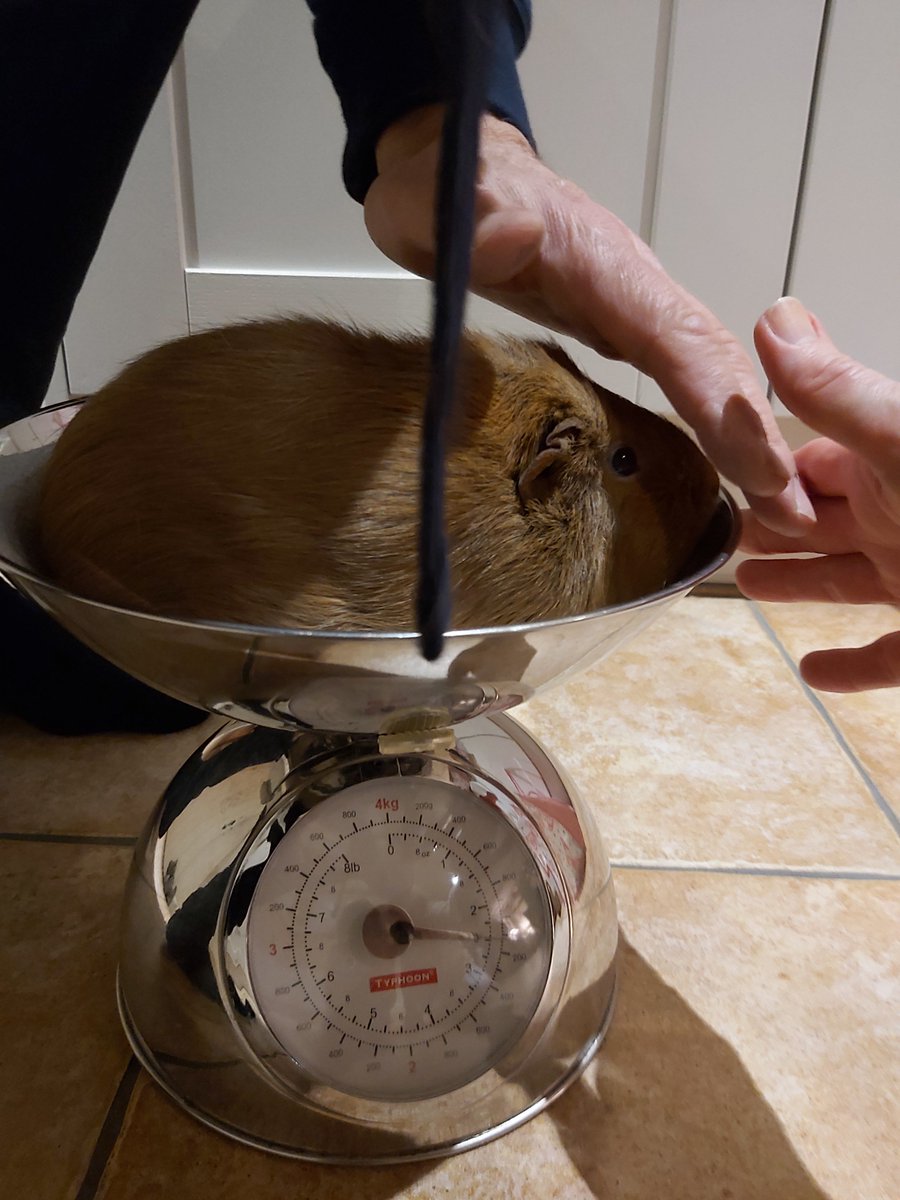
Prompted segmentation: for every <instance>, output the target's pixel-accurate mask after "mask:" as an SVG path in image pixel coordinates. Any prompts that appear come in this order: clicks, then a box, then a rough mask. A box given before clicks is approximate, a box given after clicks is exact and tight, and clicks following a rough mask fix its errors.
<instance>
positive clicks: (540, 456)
mask: <svg viewBox="0 0 900 1200" xmlns="http://www.w3.org/2000/svg"><path fill="white" fill-rule="evenodd" d="M583 433H584V426H583V425H582V423H581V421H579V420H578V419H577V418H576V417H565V418H564V419H563V420H561V421H556V422H555V423H554V424H553V425H552V426H551V427H550V428H549V429H548V430H547V432H546V433H545V434H544V437H543V440H542V442H541V448H540V450H539V451H538V453H537V454H536V455H535V456H534V458H533V459H532V460H531V462H529V463H528V464H527V465H526V467H525V469H524V470H523V471H522V472H521V474H520V475H519V478H518V480H517V482H516V491H517V492H518V493H519V499H520V500H521V501H522V503H523V504H526V503H527V502H528V501H529V500H534V501H536V502H537V503H539V504H543V503H545V502H546V501H547V500H549V499H550V497H551V496H552V495H553V493H554V492H555V491H556V489H557V487H558V486H559V475H560V472H561V470H562V468H563V467H564V466H565V465H566V464H567V463H568V462H569V461H570V460H571V458H572V451H573V450H574V448H575V446H576V445H577V443H578V441H579V440H580V438H581V436H582V434H583Z"/></svg>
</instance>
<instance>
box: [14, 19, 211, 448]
mask: <svg viewBox="0 0 900 1200" xmlns="http://www.w3.org/2000/svg"><path fill="white" fill-rule="evenodd" d="M196 5H197V0H166V2H165V3H160V0H26V2H25V3H23V2H22V0H0V170H2V177H3V186H2V191H0V264H2V289H3V302H2V311H0V425H3V424H6V423H7V422H9V421H13V420H15V419H16V418H17V417H20V416H24V415H26V414H27V413H30V412H33V411H34V409H36V408H38V407H39V406H40V404H41V401H42V400H43V398H44V394H45V392H46V390H47V385H48V383H49V382H50V377H51V375H52V373H53V366H54V362H55V359H56V352H57V348H58V346H59V344H60V342H61V341H62V337H63V334H64V333H65V330H66V325H67V323H68V320H69V317H70V315H71V312H72V308H73V307H74V304H75V298H76V296H77V295H78V292H79V290H80V288H81V285H82V283H83V281H84V277H85V275H86V273H87V269H88V266H89V265H90V262H91V259H92V258H93V257H94V253H95V251H96V249H97V245H98V243H99V241H100V237H101V234H102V233H103V228H104V226H105V224H106V220H107V218H108V216H109V213H110V209H111V208H112V206H113V202H114V200H115V198H116V195H117V193H118V191H119V188H120V186H121V184H122V179H123V177H124V175H125V170H126V168H127V166H128V162H129V160H130V158H131V155H132V153H133V151H134V147H135V145H136V143H137V140H138V137H139V136H140V132H141V130H142V129H143V127H144V123H145V121H146V120H147V116H148V114H149V112H150V109H151V108H152V106H153V101H154V100H155V98H156V94H157V92H158V91H159V89H160V86H161V84H162V81H163V79H164V78H165V74H166V71H168V69H169V64H170V63H171V61H172V58H173V57H174V54H175V51H176V50H177V49H178V44H179V42H180V41H181V39H182V36H183V35H184V31H185V28H186V27H187V24H188V21H189V20H190V18H191V15H192V14H193V11H194V8H195V7H196Z"/></svg>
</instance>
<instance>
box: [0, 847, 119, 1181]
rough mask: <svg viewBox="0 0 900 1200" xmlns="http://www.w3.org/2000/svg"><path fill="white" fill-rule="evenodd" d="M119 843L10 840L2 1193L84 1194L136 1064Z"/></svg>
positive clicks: (6, 851) (0, 946)
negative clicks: (124, 1014) (125, 1029)
mask: <svg viewBox="0 0 900 1200" xmlns="http://www.w3.org/2000/svg"><path fill="white" fill-rule="evenodd" d="M129 859H130V854H129V851H128V850H127V849H120V848H119V847H111V846H65V845H45V844H44V845H38V844H33V843H24V842H18V843H10V842H7V843H5V844H3V845H2V846H0V1027H2V1029H3V1034H2V1047H3V1048H2V1052H0V1131H2V1132H0V1144H2V1147H3V1150H2V1153H0V1195H2V1196H7V1197H10V1198H12V1197H22V1198H23V1200H25V1198H26V1197H27V1198H28V1200H51V1198H53V1200H56V1198H57V1197H60V1198H61V1197H73V1196H75V1195H76V1193H77V1190H78V1186H79V1184H80V1182H81V1179H82V1177H83V1175H84V1172H85V1169H86V1167H87V1164H88V1161H89V1159H90V1155H91V1151H92V1149H93V1146H94V1142H95V1141H96V1138H97V1134H98V1133H99V1130H100V1127H101V1125H102V1123H103V1119H104V1117H105V1115H106V1111H107V1109H108V1107H109V1104H110V1101H111V1100H112V1097H113V1095H114V1094H115V1091H116V1087H117V1085H118V1083H119V1080H120V1079H121V1077H122V1073H123V1071H124V1070H125V1066H126V1063H127V1061H128V1057H129V1051H128V1046H127V1043H126V1041H125V1038H124V1036H123V1035H122V1033H121V1030H120V1028H119V1019H118V1015H117V1013H116V1002H115V961H116V942H117V933H118V920H119V896H120V893H121V890H122V887H123V884H124V881H125V874H126V871H127V867H128V862H129Z"/></svg>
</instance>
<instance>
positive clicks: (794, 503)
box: [785, 475, 816, 521]
mask: <svg viewBox="0 0 900 1200" xmlns="http://www.w3.org/2000/svg"><path fill="white" fill-rule="evenodd" d="M785 495H786V497H787V499H788V500H789V501H790V504H791V507H792V508H793V510H794V512H796V513H797V514H798V516H801V517H806V519H807V520H809V521H815V519H816V510H815V509H814V508H813V506H812V501H811V500H810V498H809V496H807V494H806V491H805V490H804V487H803V484H802V483H801V482H800V476H799V475H795V476H794V478H793V479H792V480H791V482H790V483H789V484H788V485H787V487H786V488H785Z"/></svg>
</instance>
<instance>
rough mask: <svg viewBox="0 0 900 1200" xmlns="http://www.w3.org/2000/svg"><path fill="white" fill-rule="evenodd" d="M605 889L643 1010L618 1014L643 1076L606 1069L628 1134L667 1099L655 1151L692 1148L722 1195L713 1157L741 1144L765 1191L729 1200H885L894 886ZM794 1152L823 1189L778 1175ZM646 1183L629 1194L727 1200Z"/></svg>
mask: <svg viewBox="0 0 900 1200" xmlns="http://www.w3.org/2000/svg"><path fill="white" fill-rule="evenodd" d="M616 885H617V891H618V895H619V906H620V913H621V920H622V926H623V929H624V931H625V934H626V936H627V937H628V939H629V940H630V943H631V947H632V949H631V952H630V953H631V954H632V955H633V956H634V958H635V959H636V961H637V963H638V964H640V966H639V967H638V968H637V969H638V970H639V971H640V973H641V976H642V979H643V981H644V983H643V986H642V987H641V988H640V989H639V995H640V996H641V997H643V998H644V999H645V1001H646V1006H645V1009H644V1012H643V1014H641V1013H640V1012H639V1010H638V1008H637V1007H636V1008H635V1009H634V1010H633V1012H632V1013H631V1015H630V1016H629V1015H628V1014H627V1013H625V1014H623V1016H624V1017H625V1022H629V1023H631V1031H632V1045H636V1044H639V1045H640V1046H641V1051H640V1054H641V1057H642V1059H643V1064H644V1066H643V1070H642V1071H641V1070H639V1071H637V1072H635V1071H633V1070H632V1071H631V1072H629V1070H628V1067H627V1056H626V1055H624V1054H623V1057H622V1062H623V1067H624V1068H625V1069H624V1070H623V1071H622V1072H621V1075H620V1077H619V1078H616V1071H615V1061H614V1055H613V1054H612V1053H611V1054H610V1055H609V1056H607V1061H606V1063H605V1065H604V1068H603V1073H605V1077H606V1079H607V1081H608V1083H609V1084H610V1085H612V1090H607V1092H606V1095H607V1100H608V1103H609V1105H610V1106H611V1108H613V1109H617V1110H619V1109H621V1108H622V1107H623V1106H627V1105H628V1103H629V1099H628V1098H629V1097H630V1098H631V1102H633V1105H634V1114H633V1115H634V1117H635V1118H636V1119H635V1123H634V1128H635V1132H636V1133H638V1131H639V1130H640V1126H641V1118H643V1120H645V1121H651V1122H652V1121H653V1120H654V1113H655V1112H656V1111H657V1109H658V1107H659V1100H660V1099H661V1100H664V1101H665V1102H666V1103H667V1104H668V1105H669V1106H670V1111H671V1112H672V1114H673V1116H674V1118H675V1120H676V1125H675V1127H674V1128H672V1129H670V1130H667V1138H666V1142H667V1144H669V1145H673V1146H679V1147H680V1149H679V1154H680V1156H681V1159H682V1160H687V1161H688V1162H690V1160H691V1159H692V1158H693V1153H692V1151H691V1149H690V1141H691V1140H693V1141H694V1142H695V1145H696V1147H697V1153H699V1154H700V1155H701V1157H702V1158H703V1159H705V1162H706V1165H707V1167H708V1168H709V1178H710V1179H713V1178H717V1179H719V1180H720V1181H721V1183H722V1184H723V1185H724V1183H725V1182H726V1181H727V1176H724V1177H723V1175H722V1173H721V1171H720V1169H719V1167H718V1166H717V1158H716V1155H715V1154H714V1153H713V1152H712V1150H713V1147H714V1146H715V1143H716V1141H717V1140H718V1139H719V1138H721V1137H722V1136H723V1135H726V1136H727V1137H730V1139H732V1141H733V1142H734V1144H735V1146H737V1145H738V1143H740V1144H741V1145H743V1147H744V1149H745V1151H746V1153H747V1155H748V1162H749V1163H752V1164H753V1165H752V1168H751V1169H753V1170H755V1171H758V1172H759V1174H760V1179H761V1181H762V1183H759V1182H758V1183H757V1185H756V1186H757V1188H758V1193H757V1191H753V1190H751V1189H750V1188H749V1185H748V1184H747V1183H744V1182H742V1181H740V1179H739V1177H738V1176H735V1177H734V1182H733V1183H731V1185H730V1186H731V1191H732V1193H733V1195H734V1197H735V1200H738V1198H743V1197H744V1196H745V1195H746V1196H751V1195H752V1196H756V1195H757V1194H759V1195H760V1197H762V1196H770V1197H773V1198H774V1197H779V1198H781V1197H784V1198H785V1200H787V1198H788V1197H790V1198H791V1200H793V1198H794V1197H797V1196H804V1197H805V1196H807V1195H819V1194H821V1195H823V1196H827V1197H828V1198H829V1200H895V1198H896V1196H897V1194H898V1191H897V1183H898V1180H900V1142H898V1140H897V1137H896V1130H897V1127H898V1122H900V959H898V957H897V953H896V945H897V935H898V932H900V884H898V883H895V882H890V883H885V882H880V881H879V882H861V881H852V882H851V881H837V880H809V879H773V878H759V877H747V876H734V875H717V874H705V875H701V874H692V873H681V872H671V873H663V872H655V873H654V872H619V873H617V876H616ZM638 1003H639V1004H640V1000H639V1001H638ZM623 1008H624V1004H623ZM670 1015H671V1017H674V1018H675V1019H674V1020H670V1019H669V1018H670ZM625 1022H623V1024H624V1023H625ZM615 1046H616V1043H615V1042H613V1041H612V1039H611V1041H610V1051H611V1052H612V1051H613V1050H614V1049H615ZM717 1062H718V1063H719V1064H720V1065H719V1066H718V1067H717V1066H716V1063H717ZM738 1079H740V1080H741V1086H740V1088H736V1087H734V1086H732V1084H736V1083H737V1080H738ZM729 1080H730V1081H731V1082H728V1081H729ZM723 1083H724V1084H725V1086H724V1087H723V1086H722V1085H723ZM655 1092H656V1093H657V1096H658V1097H659V1099H657V1098H655V1096H654V1093H655ZM717 1114H718V1115H717ZM655 1120H656V1123H657V1125H658V1124H659V1119H658V1116H657V1117H656V1118H655ZM760 1121H762V1125H759V1122H760ZM755 1127H756V1131H755ZM782 1131H783V1132H782ZM761 1135H762V1136H761ZM685 1137H686V1138H687V1139H688V1142H687V1144H685V1142H684V1140H683V1138H685ZM754 1142H755V1143H756V1144H755V1145H754ZM791 1147H792V1148H793V1152H794V1153H795V1154H796V1156H797V1159H798V1160H799V1161H802V1163H803V1165H804V1166H805V1167H806V1169H807V1170H808V1171H809V1172H810V1174H811V1176H812V1177H813V1178H814V1179H815V1180H816V1183H817V1185H818V1187H819V1188H820V1189H821V1191H820V1192H816V1191H809V1190H804V1188H803V1187H801V1186H800V1185H799V1183H798V1182H793V1183H792V1182H790V1181H791V1180H792V1179H793V1178H794V1167H793V1166H791V1175H785V1177H784V1178H783V1179H782V1178H781V1176H780V1174H779V1158H780V1159H781V1163H782V1164H783V1165H787V1164H788V1150H789V1148H791ZM645 1182H646V1177H645ZM659 1183H660V1187H659V1190H658V1191H654V1190H652V1189H648V1190H647V1191H646V1193H645V1192H642V1191H639V1190H637V1189H636V1190H635V1192H634V1194H635V1195H636V1196H643V1195H644V1194H646V1195H648V1196H651V1195H672V1196H674V1195H684V1196H692V1197H693V1196H697V1197H700V1196H706V1195H711V1196H718V1195H720V1194H721V1195H723V1196H724V1195H727V1194H728V1192H727V1191H726V1190H725V1188H724V1186H723V1188H722V1191H721V1193H720V1192H716V1191H703V1190H702V1189H701V1188H699V1187H698V1188H697V1189H696V1190H694V1191H689V1190H684V1191H677V1190H676V1191H672V1192H667V1191H666V1189H665V1188H664V1187H662V1186H661V1185H662V1176H660V1177H659ZM763 1183H768V1185H769V1186H762V1184H763Z"/></svg>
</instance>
